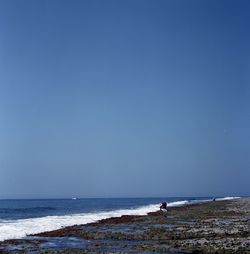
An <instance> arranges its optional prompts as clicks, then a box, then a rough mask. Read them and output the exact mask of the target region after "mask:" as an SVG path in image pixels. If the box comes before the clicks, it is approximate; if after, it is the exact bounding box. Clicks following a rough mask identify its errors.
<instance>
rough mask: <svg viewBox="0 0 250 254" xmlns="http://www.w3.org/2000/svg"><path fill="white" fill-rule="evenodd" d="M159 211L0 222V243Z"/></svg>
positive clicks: (170, 204)
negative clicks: (108, 219) (104, 220)
mask: <svg viewBox="0 0 250 254" xmlns="http://www.w3.org/2000/svg"><path fill="white" fill-rule="evenodd" d="M235 198H239V197H225V198H217V199H216V201H217V200H218V201H220V200H229V199H235ZM207 201H211V200H192V201H188V200H182V201H175V202H168V207H173V206H183V205H185V204H187V203H197V202H199V203H200V202H207ZM157 210H159V204H152V205H147V206H142V207H139V208H136V209H123V210H115V211H109V212H94V213H82V214H72V215H63V216H46V217H41V218H30V219H19V220H0V241H3V240H6V239H16V238H22V237H25V236H26V235H29V234H37V233H41V232H45V231H51V230H56V229H60V228H62V227H67V226H72V225H76V224H86V223H91V222H96V221H98V220H102V219H107V218H111V217H119V216H121V215H146V214H147V213H149V212H154V211H157Z"/></svg>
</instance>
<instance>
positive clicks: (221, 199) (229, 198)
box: [216, 197, 240, 201]
mask: <svg viewBox="0 0 250 254" xmlns="http://www.w3.org/2000/svg"><path fill="white" fill-rule="evenodd" d="M238 198H240V197H224V198H216V201H223V200H231V199H238Z"/></svg>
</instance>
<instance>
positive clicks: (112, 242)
mask: <svg viewBox="0 0 250 254" xmlns="http://www.w3.org/2000/svg"><path fill="white" fill-rule="evenodd" d="M0 253H29V254H38V253H73V254H76V253H79V254H80V253H96V254H100V253H116V254H118V253H144V254H151V253H218V254H220V253H247V254H250V198H241V199H234V200H226V201H215V202H208V203H204V204H197V205H186V206H183V207H176V208H169V209H168V211H167V212H163V211H157V212H154V213H149V214H148V215H146V216H121V217H118V218H110V219H105V220H101V221H99V222H97V223H91V224H86V225H76V226H72V227H67V228H62V229H59V230H56V231H51V232H44V233H40V234H36V235H32V236H27V237H26V238H23V239H16V240H6V241H4V242H1V243H0Z"/></svg>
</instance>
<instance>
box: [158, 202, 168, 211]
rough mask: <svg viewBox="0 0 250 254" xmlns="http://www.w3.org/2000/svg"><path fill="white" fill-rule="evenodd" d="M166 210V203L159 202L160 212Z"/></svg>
mask: <svg viewBox="0 0 250 254" xmlns="http://www.w3.org/2000/svg"><path fill="white" fill-rule="evenodd" d="M162 209H164V210H167V202H161V206H160V210H162Z"/></svg>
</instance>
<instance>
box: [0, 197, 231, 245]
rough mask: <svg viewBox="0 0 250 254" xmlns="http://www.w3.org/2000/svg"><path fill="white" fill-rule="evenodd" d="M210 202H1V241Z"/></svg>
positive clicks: (147, 200)
mask: <svg viewBox="0 0 250 254" xmlns="http://www.w3.org/2000/svg"><path fill="white" fill-rule="evenodd" d="M230 198H231V197H226V198H220V199H221V200H223V199H230ZM210 200H212V197H203V198H194V197H185V198H183V197H180V198H88V199H76V198H72V199H25V200H20V199H19V200H14V199H12V200H0V241H2V240H6V239H13V238H21V237H25V236H26V235H28V234H35V233H40V232H44V231H49V230H55V229H59V228H62V227H66V226H71V225H76V224H86V223H90V222H95V221H98V220H100V219H105V218H110V217H117V216H121V215H145V214H147V213H148V212H153V211H157V210H158V209H159V204H160V203H161V202H162V201H166V202H167V203H168V206H169V207H171V206H181V205H185V204H187V203H195V202H207V201H210Z"/></svg>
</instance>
